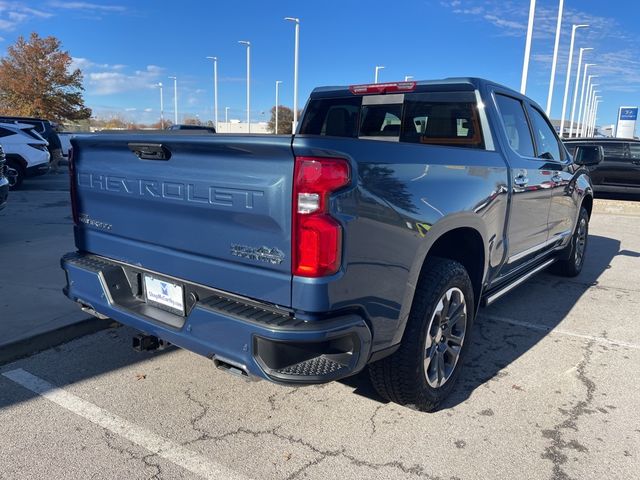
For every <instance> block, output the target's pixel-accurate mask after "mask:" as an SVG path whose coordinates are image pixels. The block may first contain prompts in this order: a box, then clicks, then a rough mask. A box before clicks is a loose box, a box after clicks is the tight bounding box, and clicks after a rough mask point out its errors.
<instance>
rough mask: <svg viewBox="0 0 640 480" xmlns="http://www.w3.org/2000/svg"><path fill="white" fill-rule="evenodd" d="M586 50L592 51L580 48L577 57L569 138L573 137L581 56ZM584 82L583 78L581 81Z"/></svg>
mask: <svg viewBox="0 0 640 480" xmlns="http://www.w3.org/2000/svg"><path fill="white" fill-rule="evenodd" d="M587 50H593V48H581V49H580V55H579V56H578V71H577V72H576V86H575V88H574V89H573V102H572V104H571V123H570V125H569V138H571V137H572V136H573V120H574V118H575V113H576V101H577V100H578V87H579V85H580V69H581V68H582V54H583V53H584V52H586V51H587ZM587 65H588V64H586V65H585V72H586V71H587ZM582 81H583V82H584V78H583V79H582ZM582 88H583V89H584V83H583V84H582Z"/></svg>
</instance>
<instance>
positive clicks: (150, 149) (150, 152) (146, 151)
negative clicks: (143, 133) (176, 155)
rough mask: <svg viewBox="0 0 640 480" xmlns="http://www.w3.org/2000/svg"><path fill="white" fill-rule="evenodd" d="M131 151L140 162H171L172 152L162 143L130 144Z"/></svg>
mask: <svg viewBox="0 0 640 480" xmlns="http://www.w3.org/2000/svg"><path fill="white" fill-rule="evenodd" d="M129 150H131V151H132V152H133V153H135V154H136V157H138V158H139V159H140V160H169V159H170V158H171V150H169V149H168V148H167V147H166V146H165V145H162V144H161V143H134V142H131V143H129Z"/></svg>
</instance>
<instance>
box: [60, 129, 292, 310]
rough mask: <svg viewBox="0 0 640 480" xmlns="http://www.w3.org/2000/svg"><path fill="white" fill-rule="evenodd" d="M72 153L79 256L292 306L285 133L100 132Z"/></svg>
mask: <svg viewBox="0 0 640 480" xmlns="http://www.w3.org/2000/svg"><path fill="white" fill-rule="evenodd" d="M135 144H138V145H140V144H142V145H143V146H144V145H147V146H150V147H149V148H151V149H152V150H153V149H156V150H157V149H158V148H160V147H158V146H159V145H161V146H162V149H164V151H165V152H168V153H169V155H170V158H169V159H155V160H148V159H140V158H138V156H137V155H136V154H135V153H134V152H133V151H132V150H131V148H134V149H135V148H140V147H139V146H138V147H135V146H134V145H135ZM73 151H74V153H73V156H74V160H73V168H74V177H73V180H72V181H74V182H76V183H75V191H76V193H75V197H76V198H75V203H76V207H75V208H76V212H77V215H78V219H79V221H78V222H77V224H76V227H75V236H76V245H77V247H78V249H79V250H82V251H87V252H91V253H94V254H97V255H101V256H104V257H108V258H112V259H115V260H119V261H122V262H125V263H130V264H135V265H138V266H141V267H144V268H147V269H149V270H152V271H155V272H158V273H161V274H165V275H170V276H173V277H177V278H179V279H185V280H189V281H191V282H195V283H199V284H202V285H205V286H209V287H213V288H217V289H220V290H225V291H228V292H232V293H235V294H239V295H244V296H247V297H250V298H255V299H258V300H262V301H265V302H270V303H273V304H276V305H281V306H290V304H291V201H292V193H291V189H292V176H293V167H294V159H293V153H292V150H291V139H290V138H289V137H266V136H265V137H261V136H218V135H216V136H208V135H207V136H204V135H171V134H124V133H123V134H98V135H91V136H86V137H82V138H78V139H75V140H74V141H73Z"/></svg>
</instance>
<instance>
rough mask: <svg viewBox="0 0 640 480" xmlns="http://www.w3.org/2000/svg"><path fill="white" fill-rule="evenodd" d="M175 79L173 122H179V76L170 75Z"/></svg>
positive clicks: (175, 123)
mask: <svg viewBox="0 0 640 480" xmlns="http://www.w3.org/2000/svg"><path fill="white" fill-rule="evenodd" d="M169 78H170V79H172V80H173V123H174V125H177V124H178V77H169Z"/></svg>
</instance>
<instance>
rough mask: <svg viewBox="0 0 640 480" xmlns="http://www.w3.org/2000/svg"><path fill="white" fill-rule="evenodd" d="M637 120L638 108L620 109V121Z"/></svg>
mask: <svg viewBox="0 0 640 480" xmlns="http://www.w3.org/2000/svg"><path fill="white" fill-rule="evenodd" d="M637 119H638V107H635V108H621V109H620V120H637Z"/></svg>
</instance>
